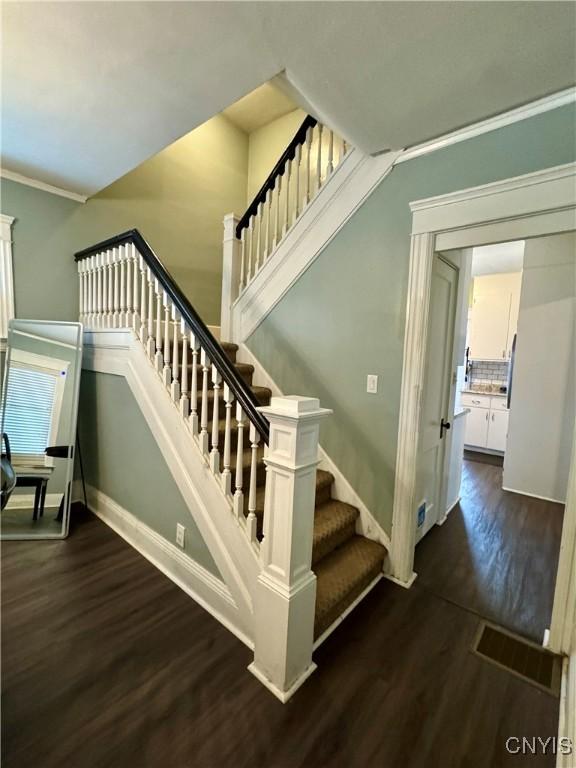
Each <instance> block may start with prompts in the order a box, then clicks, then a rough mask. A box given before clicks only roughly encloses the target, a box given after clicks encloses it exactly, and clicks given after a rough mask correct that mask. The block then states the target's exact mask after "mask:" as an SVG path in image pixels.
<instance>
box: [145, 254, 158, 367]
mask: <svg viewBox="0 0 576 768" xmlns="http://www.w3.org/2000/svg"><path fill="white" fill-rule="evenodd" d="M146 280H147V281H148V334H147V335H148V339H147V340H146V344H147V347H146V349H147V352H148V357H149V358H150V360H153V359H154V355H155V354H156V340H155V338H154V278H153V277H152V270H151V269H150V267H147V268H146Z"/></svg>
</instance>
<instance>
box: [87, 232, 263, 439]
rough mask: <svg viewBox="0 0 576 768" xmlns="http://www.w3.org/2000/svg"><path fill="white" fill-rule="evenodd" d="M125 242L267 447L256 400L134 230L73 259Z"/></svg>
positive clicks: (172, 279)
mask: <svg viewBox="0 0 576 768" xmlns="http://www.w3.org/2000/svg"><path fill="white" fill-rule="evenodd" d="M128 243H132V244H133V245H134V246H135V247H136V249H137V250H138V252H139V253H140V255H141V256H142V258H143V259H144V261H145V262H146V264H147V265H148V266H149V267H150V269H151V271H152V274H153V275H154V277H155V278H156V279H157V280H158V282H159V283H160V285H161V286H162V288H163V289H164V290H165V291H166V293H167V294H168V295H169V296H170V298H171V299H172V301H173V302H174V304H175V306H176V308H177V309H178V311H179V312H180V314H181V316H182V317H183V318H184V320H185V321H186V323H187V324H188V326H189V327H190V329H191V330H192V332H193V333H194V335H195V336H196V337H197V339H198V341H199V342H200V344H201V346H202V347H203V349H204V351H205V352H206V354H207V355H208V358H209V359H210V362H211V363H213V364H214V365H215V366H216V368H217V370H218V373H219V374H220V375H221V376H222V379H223V380H224V381H225V382H226V384H228V386H229V387H230V389H231V390H232V392H233V393H234V397H235V398H236V400H237V401H238V402H239V403H240V405H241V406H242V408H243V410H244V413H245V414H246V416H247V417H248V419H249V420H250V421H251V422H252V424H254V426H255V427H256V429H257V430H258V432H259V433H260V435H261V436H262V438H263V439H264V442H265V443H266V444H268V435H269V428H268V422H267V420H266V419H265V418H264V416H262V414H261V413H260V412H259V411H257V410H256V409H257V407H258V401H257V400H256V398H255V396H254V393H253V392H252V390H251V389H250V387H249V386H248V384H246V382H245V381H244V380H243V379H242V378H241V376H240V374H239V373H238V371H237V370H236V368H235V367H234V365H233V364H232V363H231V362H230V360H229V359H228V357H227V356H226V354H225V352H224V350H223V349H222V347H221V346H220V344H219V343H218V342H217V341H216V339H215V338H214V336H213V335H212V333H211V332H210V330H209V329H208V327H207V326H206V324H205V323H204V321H203V320H202V318H201V317H200V316H199V315H198V313H197V312H196V310H195V309H194V307H193V306H192V304H191V303H190V302H189V300H188V299H187V298H186V296H184V294H183V293H182V291H181V290H180V288H179V287H178V285H177V283H176V282H175V280H174V278H173V277H172V275H171V274H170V273H169V272H168V270H167V269H166V267H165V266H164V264H162V262H161V261H160V259H159V258H158V256H157V255H156V254H155V253H154V251H153V250H152V248H151V247H150V245H149V244H148V243H147V242H146V240H145V239H144V238H143V237H142V235H141V234H140V232H139V231H138V230H137V229H130V230H128V231H127V232H123V233H122V234H120V235H115V236H114V237H111V238H109V239H108V240H104V241H103V242H101V243H97V244H96V245H92V246H90V247H89V248H85V249H84V250H82V251H78V253H76V254H75V255H74V260H75V261H82V260H83V259H86V258H88V256H93V255H95V254H97V253H101V252H102V251H107V250H109V249H110V248H117V247H118V246H120V245H126V244H128Z"/></svg>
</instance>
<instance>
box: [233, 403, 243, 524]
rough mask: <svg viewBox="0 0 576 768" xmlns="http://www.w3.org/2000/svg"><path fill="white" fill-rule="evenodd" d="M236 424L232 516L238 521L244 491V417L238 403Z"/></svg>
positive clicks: (240, 515)
mask: <svg viewBox="0 0 576 768" xmlns="http://www.w3.org/2000/svg"><path fill="white" fill-rule="evenodd" d="M236 424H237V427H238V440H237V443H236V477H235V481H234V486H235V491H234V514H235V515H236V517H237V518H238V519H244V491H243V488H242V485H243V477H242V475H243V473H244V465H243V459H244V425H245V416H244V411H243V410H242V406H241V405H240V403H236Z"/></svg>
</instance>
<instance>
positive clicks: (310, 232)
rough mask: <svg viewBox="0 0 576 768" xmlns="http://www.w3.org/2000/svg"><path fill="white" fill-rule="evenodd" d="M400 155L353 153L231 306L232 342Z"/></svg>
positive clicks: (262, 314)
mask: <svg viewBox="0 0 576 768" xmlns="http://www.w3.org/2000/svg"><path fill="white" fill-rule="evenodd" d="M398 155H399V153H398V152H387V153H386V154H383V155H379V156H378V157H369V156H366V155H363V154H362V153H361V152H360V151H359V150H357V149H352V150H351V151H350V152H349V153H348V154H347V155H346V157H345V158H344V160H343V161H342V163H341V164H340V165H339V166H338V168H337V169H336V170H335V172H334V173H333V175H332V176H331V177H330V178H329V179H328V181H327V182H326V184H325V185H324V187H323V188H322V190H321V192H320V193H319V194H318V195H316V197H315V198H314V199H313V200H312V201H311V202H310V204H309V205H308V207H307V208H306V209H305V210H304V212H303V213H302V215H301V216H300V218H299V219H298V220H297V221H296V223H295V224H294V225H293V227H292V228H291V230H290V231H289V232H288V233H287V234H286V236H285V237H284V238H283V239H282V241H281V242H280V244H279V245H278V247H277V248H276V250H275V251H274V252H273V253H272V254H271V255H270V256H269V257H268V259H267V261H266V263H265V264H264V265H262V267H261V268H260V270H259V272H258V273H257V274H256V276H255V277H254V279H253V280H252V282H251V283H250V285H249V286H248V287H247V288H246V289H245V290H244V292H243V293H242V294H241V296H240V297H239V298H238V299H236V301H235V302H234V304H233V305H232V312H231V318H230V331H231V335H232V339H231V340H232V341H235V342H236V343H241V342H243V341H245V340H246V339H247V338H248V337H249V336H250V334H251V333H253V332H254V331H255V330H256V328H257V327H258V326H259V325H260V323H261V322H262V321H263V320H264V318H265V317H266V316H267V315H268V314H269V313H270V312H271V311H272V309H273V308H274V307H275V306H276V304H278V302H279V301H280V299H281V298H282V297H283V296H284V294H286V293H287V292H288V291H289V290H290V288H291V287H292V285H294V283H295V282H296V281H297V280H298V279H299V277H300V275H302V273H303V272H305V271H306V270H307V269H308V267H309V266H310V265H311V264H312V263H313V262H314V261H315V260H316V259H317V258H318V256H319V255H320V253H321V252H322V251H323V250H324V248H325V247H326V246H327V245H328V243H329V242H330V241H331V240H332V239H333V238H334V237H335V236H336V235H337V234H338V232H339V231H340V230H341V229H342V227H343V226H344V225H345V224H346V222H347V221H348V219H350V217H351V216H353V214H354V213H355V211H356V210H357V209H358V208H359V207H360V206H361V205H362V203H363V202H364V201H365V200H366V199H367V198H368V197H369V195H370V194H371V193H372V191H373V190H374V189H375V187H376V186H377V185H378V184H380V182H381V181H382V180H383V179H384V178H385V177H386V176H387V175H388V174H389V173H390V171H391V170H392V166H393V165H394V161H395V159H396V158H397V157H398Z"/></svg>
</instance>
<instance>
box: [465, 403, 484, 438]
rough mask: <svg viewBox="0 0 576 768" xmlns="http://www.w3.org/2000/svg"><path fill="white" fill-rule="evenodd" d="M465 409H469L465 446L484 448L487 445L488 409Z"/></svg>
mask: <svg viewBox="0 0 576 768" xmlns="http://www.w3.org/2000/svg"><path fill="white" fill-rule="evenodd" d="M466 407H467V408H469V409H470V413H469V414H468V416H467V417H466V430H465V433H464V442H465V444H466V445H475V446H478V447H481V448H486V446H487V444H488V422H489V419H490V411H489V409H488V408H477V407H475V406H474V407H470V406H466Z"/></svg>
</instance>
